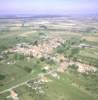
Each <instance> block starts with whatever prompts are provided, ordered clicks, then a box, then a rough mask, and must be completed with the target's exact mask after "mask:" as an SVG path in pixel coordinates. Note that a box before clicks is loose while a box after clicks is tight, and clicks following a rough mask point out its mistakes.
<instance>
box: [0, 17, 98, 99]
mask: <svg viewBox="0 0 98 100" xmlns="http://www.w3.org/2000/svg"><path fill="white" fill-rule="evenodd" d="M95 19H96V20H93V19H92V18H88V17H86V18H84V17H83V18H82V17H81V18H76V17H55V18H51V17H46V18H43V17H42V18H33V17H32V18H19V19H17V18H14V19H0V100H13V96H12V95H11V91H12V90H13V91H14V90H15V91H16V92H17V94H18V98H19V100H56V99H57V100H97V99H98V84H97V83H98V27H97V26H98V20H97V18H95ZM35 83H36V84H35Z"/></svg>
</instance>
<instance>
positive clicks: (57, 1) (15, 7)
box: [0, 0, 98, 15]
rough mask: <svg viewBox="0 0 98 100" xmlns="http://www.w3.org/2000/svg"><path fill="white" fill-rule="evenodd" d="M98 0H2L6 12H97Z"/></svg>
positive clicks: (1, 12) (0, 11) (1, 10)
mask: <svg viewBox="0 0 98 100" xmlns="http://www.w3.org/2000/svg"><path fill="white" fill-rule="evenodd" d="M97 4H98V0H0V15H5V14H37V15H43V14H90V13H91V14H92V13H93V14H97V13H98V10H97V9H98V6H97Z"/></svg>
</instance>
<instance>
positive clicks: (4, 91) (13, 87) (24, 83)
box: [0, 69, 57, 94]
mask: <svg viewBox="0 0 98 100" xmlns="http://www.w3.org/2000/svg"><path fill="white" fill-rule="evenodd" d="M56 70H57V69H54V70H52V71H49V72H48V73H44V74H43V75H44V76H45V75H49V74H51V73H52V72H55V71H56ZM37 78H40V76H37V77H35V78H33V79H28V80H27V81H25V82H22V83H19V84H17V85H15V86H12V87H11V88H8V89H6V90H3V91H0V94H3V93H6V92H9V91H10V90H12V89H15V88H18V87H20V86H23V85H26V84H27V82H29V81H32V80H35V79H37Z"/></svg>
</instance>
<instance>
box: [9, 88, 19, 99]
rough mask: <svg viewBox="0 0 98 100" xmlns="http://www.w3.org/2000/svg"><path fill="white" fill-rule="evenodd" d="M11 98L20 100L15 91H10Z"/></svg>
mask: <svg viewBox="0 0 98 100" xmlns="http://www.w3.org/2000/svg"><path fill="white" fill-rule="evenodd" d="M10 97H11V98H12V99H13V100H19V97H18V94H17V92H16V91H15V90H11V91H10Z"/></svg>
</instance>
